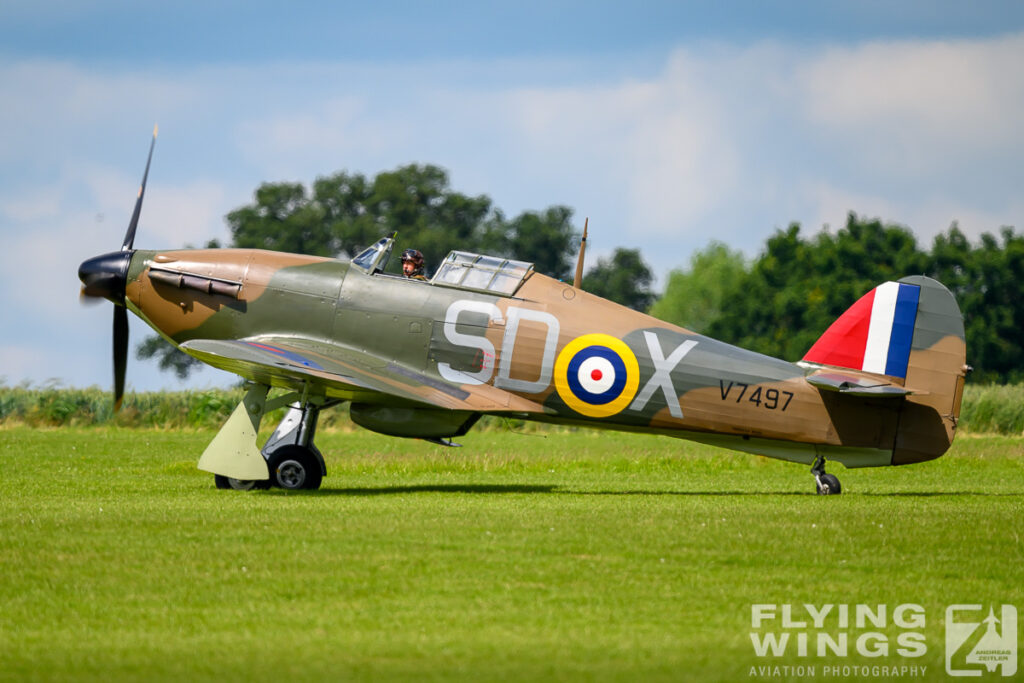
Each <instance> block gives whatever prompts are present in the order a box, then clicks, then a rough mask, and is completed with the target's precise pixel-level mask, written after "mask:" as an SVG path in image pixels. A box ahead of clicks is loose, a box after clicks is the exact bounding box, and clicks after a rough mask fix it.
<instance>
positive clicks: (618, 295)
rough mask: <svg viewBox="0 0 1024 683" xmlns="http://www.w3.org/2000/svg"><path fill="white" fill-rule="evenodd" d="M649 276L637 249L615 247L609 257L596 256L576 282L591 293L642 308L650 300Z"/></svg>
mask: <svg viewBox="0 0 1024 683" xmlns="http://www.w3.org/2000/svg"><path fill="white" fill-rule="evenodd" d="M653 280H654V278H653V276H652V275H651V269H650V268H649V267H648V266H647V264H646V263H645V262H644V259H643V257H642V256H641V255H640V250H639V249H624V248H622V247H619V248H618V249H616V250H615V251H614V252H613V253H612V255H611V258H601V259H598V260H597V265H595V266H594V267H593V268H591V269H590V270H588V271H587V273H586V275H584V276H583V282H582V283H580V284H581V285H582V287H583V289H584V290H585V291H588V292H590V293H591V294H596V295H597V296H600V297H604V298H605V299H608V300H609V301H614V302H615V303H618V304H622V305H623V306H628V307H629V308H632V309H634V310H637V311H641V312H646V311H647V309H648V308H650V307H651V304H652V303H653V302H654V292H653V291H651V282H652V281H653Z"/></svg>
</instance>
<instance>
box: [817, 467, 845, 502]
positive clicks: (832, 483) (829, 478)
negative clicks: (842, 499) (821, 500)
mask: <svg viewBox="0 0 1024 683" xmlns="http://www.w3.org/2000/svg"><path fill="white" fill-rule="evenodd" d="M842 492H843V488H842V487H841V486H840V485H839V479H838V478H836V476H835V475H834V474H829V473H828V472H822V473H821V474H820V475H818V495H819V496H834V495H836V494H837V493H842Z"/></svg>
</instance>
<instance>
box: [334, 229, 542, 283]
mask: <svg viewBox="0 0 1024 683" xmlns="http://www.w3.org/2000/svg"><path fill="white" fill-rule="evenodd" d="M394 242H395V240H394V235H391V236H388V237H383V238H381V239H379V240H377V242H376V244H374V245H372V246H370V247H367V248H366V249H364V250H363V251H362V252H360V253H359V255H357V256H356V257H355V258H354V259H352V264H353V265H355V266H357V267H358V268H359V269H360V270H363V271H365V272H367V273H369V274H370V275H373V274H375V273H382V272H383V271H384V268H385V267H386V266H387V263H388V257H390V256H391V249H392V247H393V246H394ZM532 272H533V264H532V263H527V262H526V261H514V260H512V259H503V258H499V257H496V256H482V255H480V254H471V253H469V252H468V251H452V252H450V253H449V254H448V256H446V257H445V259H444V261H442V262H441V265H440V266H439V267H438V269H437V272H436V273H434V277H433V278H432V279H431V280H430V284H432V285H441V286H443V287H456V288H458V289H469V290H473V291H476V292H489V293H492V294H503V295H505V296H511V295H512V294H515V292H516V290H517V289H519V285H521V284H522V283H523V281H524V280H525V279H526V278H527V277H528V276H529V275H530V273H532ZM388 277H390V276H388Z"/></svg>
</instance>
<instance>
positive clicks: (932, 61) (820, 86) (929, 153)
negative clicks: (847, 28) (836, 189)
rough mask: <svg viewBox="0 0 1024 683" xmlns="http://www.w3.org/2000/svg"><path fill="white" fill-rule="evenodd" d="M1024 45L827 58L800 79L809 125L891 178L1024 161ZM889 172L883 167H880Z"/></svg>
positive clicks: (966, 43) (842, 53)
mask: <svg viewBox="0 0 1024 683" xmlns="http://www.w3.org/2000/svg"><path fill="white" fill-rule="evenodd" d="M1022 59H1024V35H1019V34H1018V35H1012V36H1007V37H1003V38H998V39H987V40H960V41H927V42H895V43H871V44H866V45H860V46H855V47H845V48H834V49H831V50H827V51H826V52H825V53H824V54H822V55H820V56H819V57H817V58H816V59H814V60H813V61H811V62H810V63H808V64H807V65H806V66H805V67H804V68H802V69H801V71H800V72H799V73H798V74H797V77H798V82H799V84H800V86H801V90H802V93H803V96H804V98H805V101H804V103H803V104H804V106H805V107H806V109H807V115H808V121H809V123H811V124H812V125H814V126H817V127H820V128H821V130H822V133H823V134H825V135H837V136H849V137H850V138H851V139H849V140H847V142H848V149H854V150H859V152H857V153H858V154H859V155H861V156H864V157H867V158H868V159H871V160H875V161H877V162H879V163H878V165H879V166H881V167H882V169H881V170H882V171H883V172H886V173H893V172H897V173H915V172H917V173H920V172H925V173H927V172H929V171H933V170H935V166H936V165H938V166H940V167H941V166H945V165H949V164H952V163H956V162H957V161H962V160H964V159H971V160H977V159H982V158H985V157H986V156H990V155H992V154H993V153H994V154H997V155H1004V154H1007V153H1009V154H1013V155H1019V153H1020V152H1021V151H1024V136H1022V135H1021V132H1020V129H1021V127H1020V120H1019V119H1020V111H1021V109H1022V108H1024V69H1021V63H1022ZM883 164H884V165H883Z"/></svg>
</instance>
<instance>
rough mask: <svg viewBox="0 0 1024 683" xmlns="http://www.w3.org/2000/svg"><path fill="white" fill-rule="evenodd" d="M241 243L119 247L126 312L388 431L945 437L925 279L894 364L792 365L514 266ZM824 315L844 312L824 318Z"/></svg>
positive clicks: (954, 333)
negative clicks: (872, 367) (428, 275)
mask: <svg viewBox="0 0 1024 683" xmlns="http://www.w3.org/2000/svg"><path fill="white" fill-rule="evenodd" d="M392 246H393V240H392V239H391V238H385V239H383V240H381V241H380V242H378V244H377V245H374V247H371V248H370V249H368V250H367V251H366V252H364V253H363V254H362V255H360V256H359V257H357V258H356V259H353V260H352V261H343V260H336V259H328V258H322V257H313V256H302V255H294V254H283V253H276V252H268V251H259V250H244V249H243V250H239V249H214V250H180V251H164V252H154V251H143V250H138V251H134V252H132V256H131V260H130V265H129V267H128V271H127V277H126V285H125V289H124V292H125V295H124V299H125V303H126V305H127V307H128V308H129V309H130V310H131V311H133V312H134V313H135V314H137V315H138V316H139V317H140V318H142V319H143V320H145V321H146V322H147V323H148V324H149V325H150V326H151V327H153V328H154V329H155V330H157V331H158V332H159V333H160V334H161V335H163V336H164V337H165V338H167V339H168V340H169V341H170V342H172V343H173V344H175V345H176V346H178V347H179V348H181V349H182V350H183V351H184V352H186V353H188V354H190V355H192V356H195V357H196V358H198V359H200V360H202V361H204V362H206V363H208V364H210V365H212V366H214V367H218V368H221V369H224V370H227V371H229V372H233V373H235V374H238V375H240V376H242V377H244V378H245V379H247V380H249V381H250V382H254V383H256V384H258V385H264V386H269V387H277V388H281V389H286V390H289V391H292V392H297V393H298V394H299V395H301V397H302V398H303V400H304V401H313V402H319V403H321V404H322V403H325V402H327V401H329V400H332V399H340V400H345V401H350V402H351V404H352V405H351V413H352V417H353V420H354V421H356V422H357V423H358V424H361V425H363V426H364V427H367V428H369V429H373V430H375V431H380V432H383V433H386V434H392V435H396V436H406V437H421V438H444V437H451V436H457V435H460V434H462V433H464V431H465V430H466V429H467V428H468V426H471V425H472V423H473V422H475V421H476V419H477V418H478V417H479V416H480V415H482V414H494V415H506V416H512V417H516V418H521V419H526V420H539V421H544V422H554V423H563V424H575V425H581V426H587V427H596V428H608V429H622V430H633V431H645V432H651V433H656V434H664V435H668V436H673V437H679V438H684V439H692V440H695V441H701V442H704V443H709V444H713V445H718V446H724V447H728V448H733V449H737V450H742V451H748V452H751V453H757V454H761V455H766V456H770V457H775V458H782V459H785V460H791V461H795V462H801V463H807V464H810V463H812V462H814V461H815V460H816V459H817V458H818V457H819V456H821V457H824V458H827V459H829V460H836V461H839V462H841V463H843V464H844V465H846V466H847V467H859V466H877V465H897V464H905V463H910V462H920V461H923V460H928V459H931V458H935V457H938V456H940V455H941V454H942V453H944V452H945V451H946V449H947V448H948V447H949V445H950V443H951V442H952V439H953V436H954V434H955V431H956V422H957V417H958V415H959V410H960V397H961V392H962V387H963V378H964V373H965V365H964V362H965V343H964V332H963V323H962V319H961V317H960V312H959V309H958V308H957V306H956V302H955V301H954V299H953V297H952V296H951V295H950V293H949V292H948V291H947V290H946V289H945V288H944V287H942V285H940V284H939V283H937V282H935V281H933V280H930V279H928V278H924V277H910V278H904V279H903V280H901V281H900V282H901V283H905V284H907V285H911V286H913V287H916V288H919V290H920V295H919V299H918V307H917V312H916V323H915V325H914V328H913V337H912V343H911V348H910V354H909V359H908V362H907V369H906V377H905V379H904V378H903V377H899V376H888V375H884V374H878V373H871V372H864V371H863V370H857V369H851V368H848V367H836V366H829V365H823V364H816V363H809V362H801V363H790V362H787V361H784V360H780V359H776V358H771V357H768V356H764V355H761V354H758V353H754V352H751V351H747V350H744V349H740V348H737V347H735V346H731V345H729V344H726V343H724V342H721V341H717V340H715V339H711V338H709V337H705V336H702V335H699V334H696V333H694V332H691V331H689V330H686V329H683V328H680V327H676V326H674V325H671V324H669V323H666V322H663V321H661V320H657V319H655V318H652V317H650V316H648V315H645V314H643V313H639V312H637V311H633V310H631V309H628V308H625V307H622V306H619V305H617V304H615V303H612V302H609V301H607V300H604V299H601V298H599V297H596V296H593V295H591V294H588V293H587V292H584V291H581V290H580V289H578V288H575V287H573V286H571V285H568V284H566V283H563V282H560V281H558V280H555V279H552V278H550V277H547V276H545V275H543V274H541V273H538V272H536V271H534V270H533V268H532V266H531V265H530V264H526V263H521V262H516V261H510V260H505V259H496V258H491V257H486V256H478V255H474V254H466V253H463V252H452V254H450V255H449V257H448V258H447V259H446V260H445V262H444V263H443V264H442V265H441V267H440V268H439V269H438V272H437V273H436V274H435V276H434V277H433V278H432V279H431V280H429V281H420V280H413V279H407V278H403V277H399V276H393V275H389V274H386V273H384V272H383V266H384V264H385V262H386V259H387V256H388V254H389V253H390V251H391V248H392ZM841 320H842V319H841Z"/></svg>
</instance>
